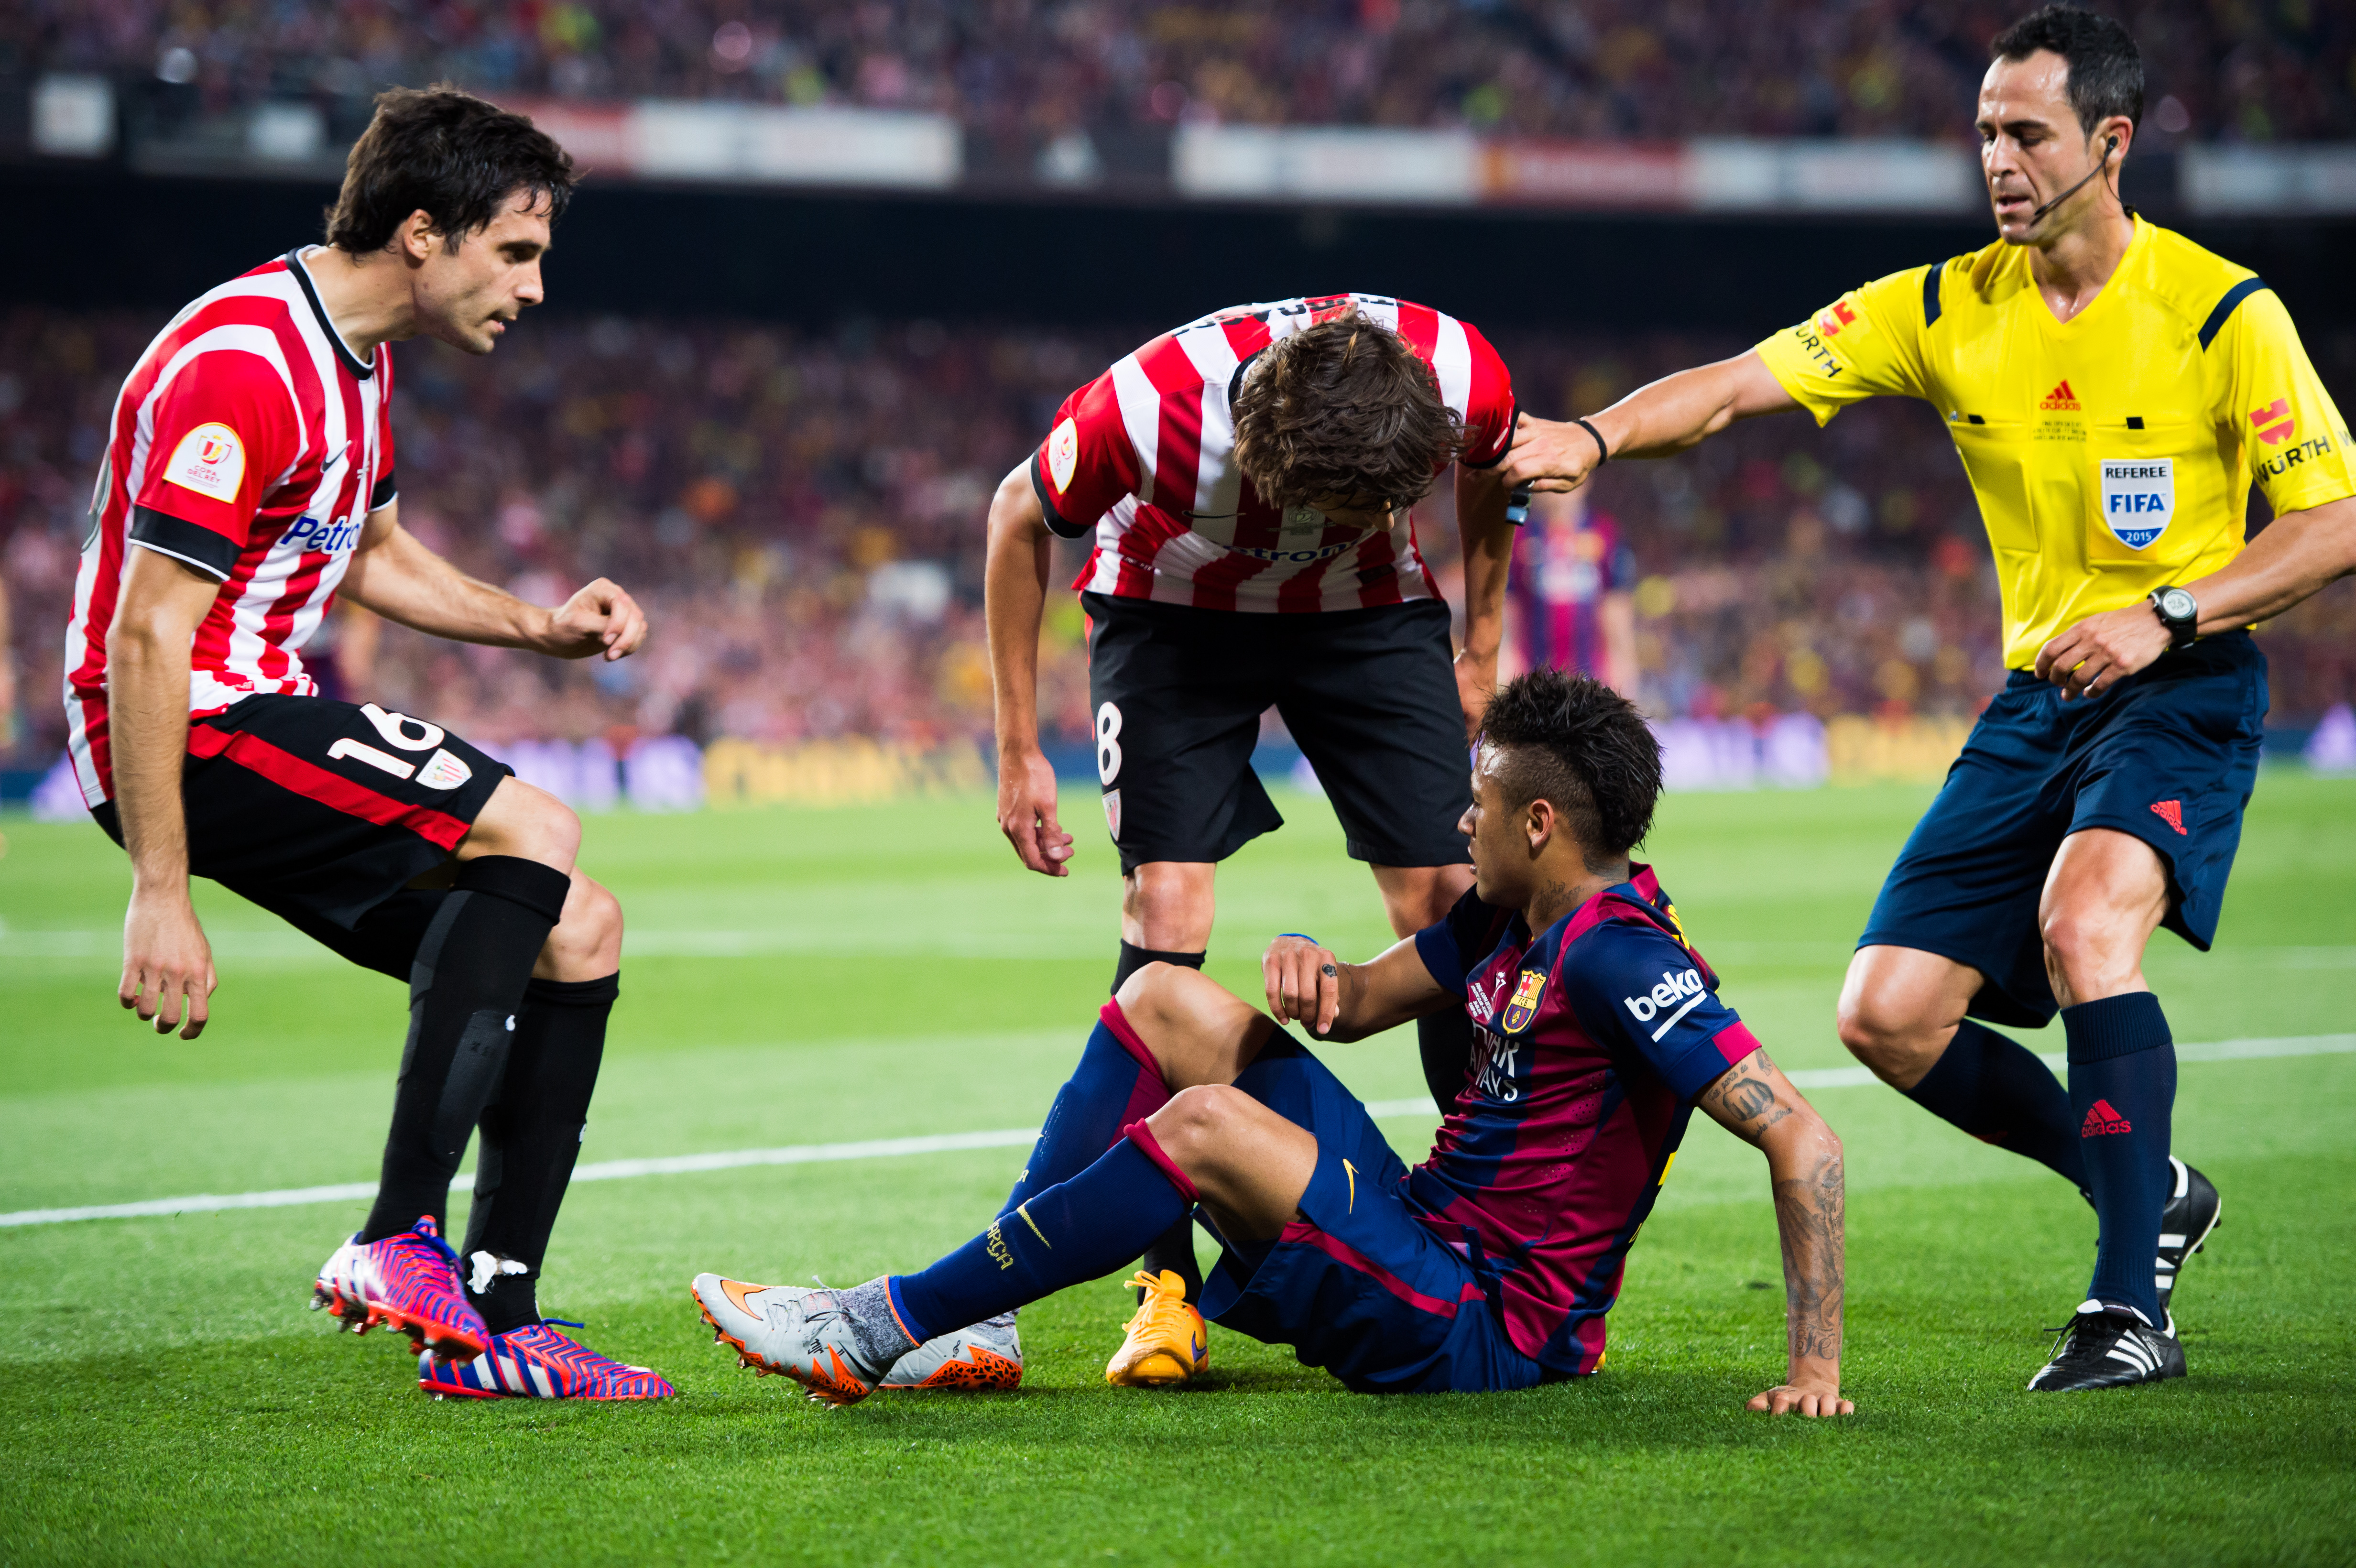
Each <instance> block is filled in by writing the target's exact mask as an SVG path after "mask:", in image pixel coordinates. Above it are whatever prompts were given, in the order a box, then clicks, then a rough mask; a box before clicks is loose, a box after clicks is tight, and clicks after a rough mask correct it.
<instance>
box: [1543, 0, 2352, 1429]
mask: <svg viewBox="0 0 2356 1568" xmlns="http://www.w3.org/2000/svg"><path fill="white" fill-rule="evenodd" d="M1992 53H1993V55H1994V57H1995V58H1994V60H1993V63H1992V64H1990V66H1989V67H1988V70H1987V78H1986V80H1984V81H1983V82H1982V84H1981V88H1980V98H1979V131H1980V138H1981V144H1982V155H1981V161H1982V165H1983V166H1984V168H1985V170H1986V173H1987V187H1988V196H1989V198H1990V201H1991V203H1992V204H1993V206H1994V208H1995V211H1996V222H1997V235H1998V240H1997V243H1995V244H1993V245H1990V246H1988V247H1987V248H1986V249H1985V250H1982V251H1975V252H1972V253H1971V254H1968V255H1964V256H1958V257H1955V258H1954V259H1952V260H1950V261H1942V262H1939V263H1937V264H1935V265H1933V266H1929V267H1916V268H1914V269H1912V271H1910V272H1898V273H1894V274H1892V275H1891V276H1890V277H1887V278H1883V279H1881V280H1880V281H1879V282H1877V283H1868V284H1867V285H1865V286H1864V287H1863V288H1860V289H1858V290H1855V291H1853V292H1852V293H1847V294H1845V295H1843V296H1842V297H1841V298H1840V299H1839V300H1837V301H1836V302H1835V303H1834V304H1832V305H1830V306H1829V307H1827V308H1826V311H1825V312H1824V314H1823V315H1819V316H1817V317H1815V319H1814V320H1811V321H1807V322H1803V323H1802V324H1801V325H1798V326H1795V327H1794V328H1792V329H1791V330H1790V331H1789V332H1785V333H1779V334H1777V335H1776V336H1773V337H1771V338H1769V339H1768V340H1767V341H1766V342H1764V343H1762V344H1761V345H1759V347H1756V348H1754V349H1752V350H1751V352H1750V353H1748V354H1744V355H1742V356H1740V357H1737V358H1734V359H1730V360H1726V361H1724V362H1722V363H1720V364H1716V365H1707V366H1703V367H1701V368H1698V369H1693V370H1687V371H1683V372H1681V373H1679V374H1677V375H1675V376H1671V377H1668V378H1667V379H1664V380H1661V381H1656V382H1655V383H1654V384H1653V385H1651V386H1649V387H1646V388H1644V389H1641V390H1639V391H1637V392H1635V393H1633V395H1631V396H1630V397H1628V398H1627V399H1625V400H1622V401H1621V402H1620V403H1617V404H1615V405H1614V406H1612V408H1609V409H1605V410H1603V411H1601V412H1600V413H1598V414H1596V415H1594V416H1593V417H1592V419H1591V420H1589V421H1575V422H1573V423H1570V424H1568V425H1551V424H1542V423H1537V422H1535V421H1533V422H1531V423H1530V424H1529V425H1527V426H1526V429H1525V430H1524V432H1522V434H1521V435H1519V436H1518V437H1517V438H1516V440H1515V451H1514V455H1513V458H1512V459H1511V461H1510V462H1509V463H1508V464H1507V470H1508V472H1509V474H1511V475H1512V476H1513V477H1514V478H1515V479H1516V480H1536V481H1539V482H1541V484H1542V485H1543V486H1546V487H1555V488H1563V487H1569V486H1570V485H1577V484H1579V483H1580V482H1581V481H1583V480H1584V479H1585V478H1586V476H1587V475H1589V474H1590V473H1591V472H1592V471H1593V470H1594V469H1595V468H1596V467H1597V466H1598V465H1599V464H1601V462H1602V461H1603V459H1604V457H1605V456H1606V455H1607V454H1608V455H1611V456H1622V455H1625V456H1665V455H1666V454H1668V453H1673V452H1676V451H1680V450H1682V449H1684V448H1685V447H1687V446H1690V445H1692V444H1693V443H1696V442H1697V441H1699V440H1701V439H1702V438H1703V437H1704V436H1706V435H1708V434H1710V433H1711V432H1716V431H1718V430H1720V429H1723V428H1724V427H1725V426H1726V425H1727V424H1728V423H1729V422H1730V421H1734V420H1738V419H1748V418H1750V417H1751V416H1753V415H1757V414H1765V413H1773V412H1776V411H1780V410H1785V409H1806V410H1807V411H1809V412H1811V413H1813V414H1814V415H1815V417H1816V419H1817V421H1819V422H1822V421H1826V420H1829V419H1831V418H1832V417H1833V415H1835V414H1836V413H1837V412H1839V411H1840V410H1841V409H1842V408H1843V407H1845V406H1846V405H1847V404H1848V403H1851V402H1854V401H1856V400H1858V399H1861V398H1869V397H1875V396H1883V395H1901V396H1906V397H1915V398H1921V399H1923V400H1926V401H1928V402H1929V403H1930V404H1931V405H1932V406H1933V408H1935V409H1937V410H1938V411H1940V413H1941V414H1942V415H1943V416H1944V418H1945V419H1946V421H1947V428H1948V430H1949V432H1951V433H1952V434H1953V435H1954V441H1955V446H1956V450H1957V451H1958V452H1959V453H1961V454H1962V456H1963V461H1964V468H1965V473H1966V474H1967V475H1969V476H1970V478H1971V482H1972V488H1973V490H1974V492H1975V493H1976V495H1977V496H1978V499H1979V504H1980V512H1981V515H1982V517H1983V518H1984V520H1985V521H1986V522H1987V529H1988V537H1989V539H1990V541H1991V542H1992V543H1993V544H1994V546H1995V550H1996V564H1997V577H1998V580H1999V581H2000V582H2001V583H2002V585H2003V591H2004V637H2005V655H2006V662H2007V663H2008V664H2009V665H2010V666H2011V667H2012V677H2011V679H2010V681H2009V682H2008V684H2007V685H2006V687H2005V688H2004V690H2003V691H2002V692H2001V693H1999V694H1998V695H1997V698H1996V699H1995V700H1994V701H1993V702H1992V703H1990V704H1989V706H1988V708H1987V712H1986V713H1984V714H1983V715H1982V716H1981V718H1980V720H1979V722H1978V724H1977V725H1976V727H1975V728H1974V730H1973V731H1972V735H1971V739H1970V740H1969V741H1967V742H1966V743H1965V747H1964V752H1963V755H1962V756H1961V757H1960V758H1958V759H1957V761H1956V763H1955V765H1954V769H1953V771H1952V772H1951V773H1949V774H1948V778H1947V784H1946V787H1945V788H1944V790H1943V791H1942V792H1941V793H1940V795H1939V797H1938V799H1937V800H1936V801H1935V802H1934V803H1933V805H1932V807H1931V809H1930V811H1929V813H1928V814H1927V815H1925V816H1924V817H1923V818H1922V824H1921V825H1920V826H1919V827H1916V828H1915V830H1914V834H1913V837H1912V838H1910V839H1909V840H1908V841H1907V844H1906V848H1905V849H1904V851H1903V852H1902V853H1901V855H1900V856H1899V859H1898V864H1897V866H1896V867H1895V868H1894V869H1892V870H1891V871H1890V880H1889V881H1888V882H1887V883H1886V884H1885V885H1884V886H1883V888H1882V891H1881V898H1880V901H1879V902H1878V903H1877V904H1876V905H1875V906H1874V911H1873V915H1872V918H1871V920H1870V922H1869V923H1868V925H1867V927H1866V931H1865V934H1864V935H1863V936H1862V937H1861V938H1860V939H1859V942H1858V952H1857V955H1856V958H1855V960H1854V961H1853V962H1852V963H1851V964H1850V965H1849V972H1848V981H1847V986H1846V987H1844V988H1843V990H1842V993H1841V1000H1840V1034H1841V1039H1842V1040H1843V1041H1844V1042H1846V1043H1847V1046H1848V1048H1849V1049H1850V1050H1851V1051H1854V1052H1856V1054H1857V1056H1858V1059H1859V1060H1860V1061H1864V1062H1865V1063H1867V1064H1868V1065H1869V1066H1870V1067H1871V1068H1872V1069H1873V1070H1874V1071H1875V1072H1877V1073H1879V1074H1880V1076H1881V1077H1882V1078H1883V1079H1884V1080H1885V1081H1886V1082H1888V1083H1890V1084H1891V1085H1892V1086H1893V1087H1895V1088H1897V1089H1899V1090H1901V1092H1903V1093H1906V1094H1907V1095H1908V1096H1909V1097H1910V1098H1912V1099H1913V1100H1914V1101H1915V1102H1916V1103H1917V1104H1921V1105H1922V1106H1923V1107H1924V1108H1925V1109H1926V1110H1929V1111H1931V1112H1933V1113H1934V1114H1935V1115H1940V1116H1943V1117H1944V1118H1946V1119H1947V1120H1948V1121H1950V1122H1953V1123H1954V1125H1957V1126H1959V1127H1961V1128H1963V1129H1964V1130H1965V1132H1968V1133H1970V1134H1972V1135H1973V1136H1976V1137H1979V1138H1982V1139H1985V1140H1986V1141H1987V1142H1990V1143H1995V1144H2000V1145H2002V1146H2003V1147H2007V1148H2009V1149H2012V1150H2014V1151H2016V1152H2018V1153H2020V1154H2024V1155H2027V1156H2029V1157H2030V1158H2032V1159H2037V1160H2040V1161H2042V1162H2043V1163H2044V1164H2046V1165H2047V1166H2050V1167H2051V1168H2052V1169H2053V1170H2055V1171H2056V1172H2058V1173H2060V1174H2061V1177H2062V1178H2063V1179H2066V1180H2068V1181H2069V1182H2070V1183H2071V1184H2072V1185H2073V1186H2075V1187H2078V1188H2080V1189H2083V1190H2085V1191H2087V1192H2088V1194H2089V1196H2090V1197H2091V1198H2092V1200H2093V1202H2094V1210H2095V1212H2096V1214H2097V1215H2098V1216H2099V1218H2100V1221H2101V1240H2100V1242H2099V1243H2098V1247H2097V1251H2096V1255H2095V1262H2094V1280H2093V1283H2092V1285H2090V1286H2089V1288H2088V1290H2087V1299H2086V1301H2085V1302H2084V1304H2083V1305H2082V1306H2081V1307H2079V1308H2078V1310H2077V1313H2076V1315H2075V1317H2074V1318H2073V1320H2072V1324H2071V1326H2070V1328H2069V1330H2068V1332H2067V1333H2066V1334H2065V1336H2064V1337H2063V1339H2062V1341H2061V1344H2060V1345H2059V1346H2057V1347H2056V1352H2055V1354H2054V1356H2053V1358H2052V1360H2051V1362H2050V1363H2049V1364H2048V1365H2047V1366H2046V1367H2045V1368H2044V1369H2043V1370H2042V1371H2040V1372H2039V1373H2038V1374H2037V1375H2036V1377H2035V1378H2033V1379H2032V1380H2031V1381H2030V1383H2029V1387H2031V1388H2032V1389H2039V1390H2066V1389H2093V1388H2108V1387H2113V1386H2116V1385H2119V1384H2124V1383H2138V1382H2147V1381H2156V1380H2158V1379H2162V1378H2170V1377H2180V1376H2182V1375H2183V1373H2184V1370H2185V1366H2184V1351H2183V1349H2182V1347H2181V1346H2180V1345H2179V1343H2178V1340H2177V1338H2176V1333H2175V1322H2174V1319H2173V1317H2171V1316H2170V1315H2169V1302H2170V1298H2171V1296H2172V1295H2173V1291H2174V1286H2175V1283H2176V1278H2177V1271H2178V1270H2179V1267H2180V1266H2181V1265H2182V1264H2183V1262H2184V1260H2185V1258H2186V1256H2187V1255H2188V1254H2189V1253H2190V1252H2192V1251H2193V1250H2194V1249H2196V1248H2198V1247H2199V1246H2200V1244H2201V1240H2202V1238H2203V1237H2204V1236H2206V1235H2207V1234H2208V1232H2209V1230H2210V1228H2211V1226H2212V1225H2214V1224H2215V1223H2216V1220H2217V1215H2218V1211H2219V1207H2220V1205H2219V1201H2218V1197H2217V1191H2216V1189H2215V1188H2213V1187H2212V1186H2211V1185H2210V1184H2209V1182H2208V1181H2207V1179H2204V1178H2203V1177H2202V1176H2201V1173H2200V1172H2198V1171H2196V1170H2193V1169H2191V1168H2190V1167H2188V1166H2187V1165H2185V1164H2184V1162H2183V1161H2181V1160H2179V1159H2177V1158H2176V1157H2174V1156H2173V1155H2171V1154H2170V1153H2169V1125H2170V1121H2171V1118H2172V1115H2173V1106H2174V1104H2175V1098H2176V1055H2175V1051H2174V1048H2173V1044H2172V1042H2171V1039H2170V1036H2169V1028H2168V1020H2167V1019H2165V1018H2164V1017H2163V1016H2162V1015H2161V1012H2160V1008H2159V1001H2158V997H2154V996H2153V995H2152V993H2151V990H2150V988H2149V987H2148V986H2147V985H2146V984H2145V981H2144V976H2143V953H2144V948H2145V946H2146V944H2147V943H2148V942H2149V941H2150V939H2151V935H2152V933H2153V932H2154V931H2155V930H2156V929H2158V927H2160V926H2162V925H2165V926H2167V927H2168V928H2169V930H2172V931H2174V932H2175V933H2177V934H2178V935H2179V936H2181V937H2183V938H2184V939H2185V940H2186V941H2188V942H2190V943H2191V944H2193V945H2194V946H2196V947H2200V948H2203V949H2205V948H2207V947H2208V945H2209V944H2210V941H2211V938H2212V937H2213V936H2214V935H2215V933H2216V929H2217V915H2218V910H2219V907H2220V904H2221V902H2222V899H2223V897H2224V891H2225V879H2226V873H2227V872H2228V871H2229V870H2230V869H2231V868H2232V866H2233V850H2234V848H2235V846H2236V845H2237V843H2238V842H2239V840H2240V837H2241V826H2242V812H2243V809H2244V806H2245V805H2247V804H2248V801H2249V797H2250V791H2251V788H2252V786H2253V785H2254V783H2255V782H2256V778H2257V767H2258V751H2259V743H2260V740H2261V737H2262V729H2261V726H2262V723H2263V721H2264V720H2265V712H2266V668H2265V656H2264V655H2262V654H2261V653H2260V652H2259V651H2258V649H2257V646H2256V645H2255V644H2254V643H2253V642H2252V641H2251V639H2250V635H2249V632H2248V629H2247V628H2248V627H2249V626H2250V624H2251V623H2253V622H2255V621H2260V620H2264V619H2265V618H2266V617H2268V616H2272V615H2278V614H2280V613H2282V612H2283V611H2285V610H2286V609H2288V608H2290V606H2292V605H2293V604H2296V603H2298V602H2299V601H2300V600H2302V599H2305V598H2306V597H2307V596H2308V595H2309V594H2311V593H2313V592H2316V591H2317V590H2318V589H2319V588H2321V587H2322V586H2323V585H2324V584H2326V583H2328V582H2329V581H2332V580H2333V579H2334V578H2337V577H2340V576H2343V575H2345V574H2346V573H2348V572H2349V571H2351V570H2356V499H2351V496H2356V466H2351V462H2350V458H2349V441H2350V436H2349V430H2348V425H2347V423H2346V421H2344V420H2342V419H2341V417H2340V411H2339V410H2337V409H2336V408H2334V407H2333V406H2332V402H2331V399H2330V396H2329V394H2328V393H2327V392H2326V391H2325V390H2324V389H2323V384H2322V383H2321V382H2320V381H2319V379H2317V378H2316V374H2315V369H2314V368H2313V367H2312V366H2311V365H2310V364H2309V363H2308V357H2307V354H2306V351H2305V350H2304V349H2303V348H2301V347H2300V346H2299V341H2298V335H2297V332H2296V331H2294V330H2293V329H2292V326H2291V322H2290V316H2289V314H2288V313H2287V312H2286V311H2285V310H2284V308H2283V305H2282V302H2281V301H2280V300H2278V299H2276V297H2275V295H2274V294H2273V293H2270V292H2268V290H2267V289H2266V287H2265V284H2264V283H2260V282H2259V281H2258V279H2256V278H2255V277H2253V276H2252V275H2251V274H2250V273H2249V272H2248V271H2247V270H2245V269H2244V268H2241V267H2236V266H2234V265H2233V264H2232V263H2231V262H2229V261H2223V260H2221V259H2220V258H2218V257H2216V256H2213V255H2211V254H2210V253H2209V252H2208V251H2203V250H2201V248H2200V247H2199V246H2197V245H2194V244H2192V243H2191V242H2190V240H2185V239H2183V238H2182V237H2181V236H2179V235H2176V234H2172V233H2169V231H2168V230H2166V229H2159V228H2156V227H2154V226H2153V225H2152V224H2150V223H2147V222H2146V221H2145V220H2144V219H2141V218H2138V217H2136V215H2135V214H2134V213H2132V212H2130V211H2128V210H2127V209H2126V208H2125V207H2124V206H2122V205H2121V203H2120V201H2119V198H2118V195H2117V191H2116V188H2115V180H2116V176H2117V170H2118V165H2119V163H2120V161H2121V160H2122V159H2124V158H2125V157H2126V155H2127V152H2128V149H2129V147H2130V145H2131V144H2133V142H2134V141H2135V133H2136V121H2137V119H2138V118H2139V117H2140V116H2141V114H2142V112H2143V65H2142V61H2141V59H2140V58H2139V57H2138V55H2137V54H2136V46H2135V41H2134V39H2133V38H2131V37H2128V35H2127V33H2126V29H2125V28H2123V27H2120V26H2119V25H2118V24H2117V23H2115V22H2113V21H2111V20H2109V19H2108V18H2105V17H2103V16H2097V15H2095V14H2094V13H2093V12H2091V11H2083V10H2077V9H2073V8H2070V7H2065V6H2059V5H2056V6H2049V7H2047V8H2046V9H2044V10H2042V11H2040V12H2037V13H2036V14H2035V15H2033V16H2029V17H2027V18H2025V19H2023V20H2022V21H2021V22H2019V23H2018V24H2016V25H2015V26H2014V27H2010V28H2008V29H2007V30H2006V31H2005V32H2003V33H2002V34H2000V35H1999V36H1998V37H1997V38H1996V39H1995V41H1994V47H1993V49H1992ZM2253 480H2254V481H2255V482H2256V483H2257V485H2258V487H2259V488H2260V489H2261V490H2263V491H2264V492H2265V497H2266V500H2267V502H2268V503H2269V504H2270V505H2271V506H2272V507H2273V509H2274V514H2275V520H2274V522H2273V524H2272V526H2270V527H2269V528H2266V530H2265V532H2264V533H2263V534H2261V535H2260V536H2259V537H2258V538H2257V539H2254V540H2249V541H2247V542H2246V545H2245V541H2244V515H2245V504H2246V499H2247V496H2248V493H2249V486H2250V484H2251V482H2252V481H2253ZM2057 1008H2058V1009H2059V1010H2060V1012H2061V1022H2062V1027H2063V1029H2064V1030H2065V1032H2066V1034H2067V1036H2068V1048H2069V1058H2070V1069H2069V1072H2070V1083H2069V1087H2068V1089H2067V1090H2064V1089H2063V1087H2062V1086H2061V1083H2058V1082H2056V1081H2055V1079H2054V1077H2053V1074H2052V1073H2051V1072H2048V1071H2047V1070H2046V1068H2045V1066H2044V1064H2043V1063H2041V1062H2040V1061H2038V1060H2037V1058H2036V1057H2035V1056H2033V1055H2031V1054H2030V1053H2029V1051H2026V1050H2024V1049H2023V1048H2022V1047H2021V1046H2020V1045H2019V1043H2018V1042H2017V1041H2015V1040H2011V1039H2009V1038H2008V1037H2007V1036H2004V1035H2000V1034H1997V1033H1996V1032H1995V1031H1994V1030H1992V1029H1988V1028H1987V1027H1986V1026H1985V1025H1983V1024H1981V1023H1978V1022H1976V1021H1974V1020H1975V1019H1987V1020H1988V1021H1990V1022H1993V1023H2009V1024H2017V1025H2021V1026H2025V1027H2029V1028H2040V1027H2042V1026H2043V1025H2044V1024H2045V1023H2046V1022H2047V1021H2048V1020H2049V1019H2051V1018H2052V1016H2053V1014H2054V1012H2055V1010H2056V1009H2057ZM2155 1260H2156V1261H2155Z"/></svg>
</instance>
